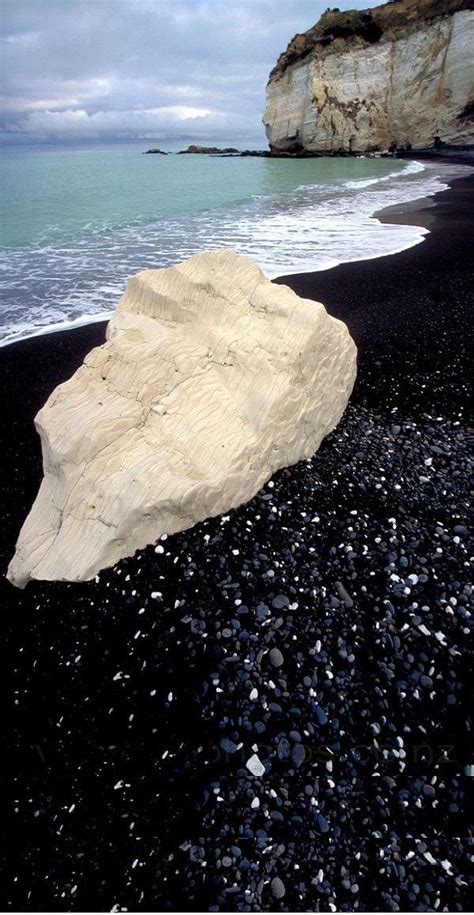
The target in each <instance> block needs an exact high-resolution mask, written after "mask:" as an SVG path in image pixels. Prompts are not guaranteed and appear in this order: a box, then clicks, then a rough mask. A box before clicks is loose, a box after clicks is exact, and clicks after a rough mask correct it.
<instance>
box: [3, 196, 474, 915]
mask: <svg viewBox="0 0 474 915" xmlns="http://www.w3.org/2000/svg"><path fill="white" fill-rule="evenodd" d="M472 194H473V185H472V182H470V181H468V180H463V181H457V182H454V183H453V186H452V188H451V189H450V190H449V191H447V192H446V193H444V194H440V195H438V196H437V197H436V198H435V200H434V205H433V203H432V202H431V203H430V205H429V206H427V210H426V213H424V212H423V209H422V210H421V211H418V212H416V211H413V208H410V212H409V214H407V216H406V219H407V221H408V219H410V220H414V219H420V221H423V219H424V218H425V217H426V218H427V219H428V220H429V226H430V230H431V234H430V235H429V236H428V237H427V238H426V240H425V241H424V242H423V243H422V244H421V245H418V246H416V247H415V248H412V249H410V250H408V251H405V252H403V253H401V254H398V255H395V256H391V257H385V258H381V259H377V260H371V261H366V262H362V263H356V264H347V265H341V266H339V267H337V268H335V269H333V270H330V271H326V272H324V273H315V274H307V275H300V276H294V277H290V278H285V280H284V281H285V282H287V283H288V284H289V285H291V286H292V287H293V288H294V289H295V290H296V291H297V292H298V293H300V294H303V295H306V296H308V297H312V298H316V299H321V300H322V301H324V302H325V304H326V305H327V307H328V310H329V311H330V312H331V313H332V314H334V315H336V316H337V317H340V318H342V319H343V320H345V321H346V322H347V324H348V325H349V328H350V330H351V332H352V334H353V336H354V338H355V340H356V342H357V344H358V347H359V377H358V381H357V384H356V388H355V391H354V395H353V397H352V400H351V405H350V407H349V409H348V410H347V413H346V415H345V417H344V419H343V421H342V422H341V424H340V426H339V427H338V429H337V430H336V431H335V432H334V433H333V434H332V435H331V436H330V437H329V438H328V440H327V441H326V443H325V444H324V445H323V447H322V449H321V450H320V452H319V453H318V455H317V456H316V457H315V458H314V459H313V460H312V461H310V462H306V463H304V464H300V465H298V466H297V467H295V468H293V469H291V470H287V471H283V472H281V473H279V474H278V475H277V476H276V477H275V479H274V485H273V486H271V485H269V486H267V487H265V490H264V491H263V492H262V493H261V494H260V495H259V496H257V497H256V498H255V499H254V500H252V502H251V503H249V504H248V505H246V506H242V507H241V508H240V509H239V510H238V511H233V512H231V513H230V516H229V520H225V519H215V520H211V521H208V522H206V523H205V524H202V525H198V526H197V527H196V528H194V529H193V530H192V531H189V532H186V533H184V534H181V535H177V536H173V537H170V538H168V539H167V540H164V541H163V542H162V544H161V546H162V547H163V552H160V553H156V552H155V550H154V549H153V547H150V548H148V549H147V550H144V551H142V552H141V553H139V554H137V556H136V557H134V558H133V559H130V560H125V561H123V562H122V563H121V564H120V565H119V566H118V567H115V568H114V569H113V570H109V571H106V572H104V573H102V575H101V576H100V580H99V582H98V583H96V582H92V583H90V584H85V585H80V586H77V585H75V586H72V585H61V584H41V583H36V584H30V585H29V586H28V588H27V589H26V590H25V591H24V592H19V591H16V590H15V589H13V588H12V587H10V586H9V585H8V584H7V583H4V584H3V589H2V603H3V609H4V638H3V640H2V641H3V644H4V648H5V656H4V662H3V668H4V669H5V668H6V675H7V679H6V684H7V687H6V689H5V693H6V702H5V704H4V716H5V719H6V722H5V723H6V728H5V729H4V730H5V746H4V750H3V753H2V767H3V788H4V790H5V792H6V795H7V800H8V804H9V826H8V843H7V849H8V867H7V872H6V878H5V879H4V880H3V881H2V885H3V895H4V907H5V908H7V907H11V908H15V909H20V910H38V909H39V910H59V911H64V910H73V909H77V910H87V909H99V910H105V911H109V910H111V909H112V907H113V906H119V907H123V908H128V909H129V910H130V909H137V908H138V909H140V908H141V909H143V910H163V909H165V910H180V909H185V910H189V909H208V908H209V909H211V910H213V911H216V910H227V911H228V910H235V909H237V910H240V911H266V910H273V909H275V910H283V911H284V910H285V909H287V910H296V911H327V910H331V909H334V908H337V909H341V910H343V911H357V910H359V911H364V910H375V911H386V910H389V911H398V910H405V911H406V910H409V911H435V910H437V911H445V910H448V909H449V910H457V911H461V910H467V909H468V908H469V905H468V901H467V900H468V896H467V880H468V878H467V876H466V874H467V847H468V841H469V836H470V832H469V825H468V824H469V820H468V803H469V792H470V789H471V786H472V778H470V777H469V775H468V774H467V772H468V770H466V766H468V764H469V763H471V762H472V749H471V748H470V743H469V741H470V737H471V726H472V722H471V718H470V709H469V704H468V685H469V681H468V676H469V664H468V655H467V646H468V638H469V626H470V623H471V616H470V610H469V601H470V599H471V589H470V585H469V579H468V575H469V567H468V564H467V563H468V557H469V553H468V552H467V510H468V496H469V492H468V488H467V481H468V469H469V446H468V434H469V429H468V426H467V418H466V417H467V410H468V380H469V373H470V369H471V365H470V360H471V350H470V347H469V335H470V330H471V312H470V309H471V305H472V272H473V271H472ZM391 218H392V219H393V218H397V217H396V216H394V214H391ZM103 333H104V326H103V325H97V324H96V325H90V326H88V327H85V328H81V329H76V330H74V331H71V332H67V333H58V334H53V335H50V336H44V337H39V338H35V339H32V340H28V341H24V342H21V343H18V344H14V345H12V346H10V347H7V348H4V349H3V350H1V351H0V374H1V378H2V384H3V391H4V402H3V419H4V423H3V441H2V458H3V472H2V476H1V481H0V483H1V487H2V497H3V500H4V526H3V537H2V541H1V556H2V570H3V569H5V568H6V564H7V561H8V559H9V558H10V555H11V553H12V551H13V548H14V543H15V539H16V536H17V534H18V530H19V527H20V526H21V523H22V521H23V520H24V517H25V514H26V512H27V510H28V509H29V507H30V504H31V502H32V500H33V498H34V495H35V492H36V489H37V486H38V484H39V480H40V476H41V462H40V451H39V442H38V440H37V436H36V433H35V432H34V428H33V424H32V419H33V416H34V414H35V413H36V411H37V410H38V409H39V407H40V406H41V405H42V404H43V402H44V400H45V399H46V397H47V395H48V394H49V393H50V391H51V390H52V389H53V388H54V387H55V385H56V384H58V383H59V382H61V381H63V380H65V379H66V378H67V377H69V375H70V374H71V373H72V371H73V370H74V369H75V368H76V367H77V366H78V365H79V364H80V362H81V361H82V359H83V357H84V355H85V353H86V352H87V351H88V350H89V349H90V348H91V346H92V345H95V344H98V343H100V342H102V339H103ZM235 551H238V552H235ZM272 573H273V574H272ZM152 594H153V595H154V596H153V597H152V596H151V595H152ZM178 602H179V603H178ZM253 690H257V692H258V696H257V697H254V698H252V699H250V694H251V693H252V691H253ZM252 695H253V696H255V694H254V693H252ZM253 746H256V747H257V753H258V756H259V759H260V760H261V761H262V762H263V764H264V766H265V775H264V776H263V777H255V776H254V775H252V774H251V773H250V772H249V770H248V768H247V767H246V762H247V760H248V759H249V758H250V757H251V756H252V754H253V752H254V750H253V749H252V748H253ZM252 802H253V806H252Z"/></svg>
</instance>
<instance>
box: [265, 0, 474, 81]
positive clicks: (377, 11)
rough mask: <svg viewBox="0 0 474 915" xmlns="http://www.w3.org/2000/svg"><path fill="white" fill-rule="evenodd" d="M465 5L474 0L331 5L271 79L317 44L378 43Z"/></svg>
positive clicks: (473, 5) (297, 41)
mask: <svg viewBox="0 0 474 915" xmlns="http://www.w3.org/2000/svg"><path fill="white" fill-rule="evenodd" d="M465 9H474V0H391V2H389V3H385V4H384V5H383V6H376V7H374V8H373V9H371V10H347V11H344V12H341V11H340V10H338V9H333V10H330V9H328V10H327V11H326V12H325V13H323V15H322V16H321V18H320V20H319V22H317V23H316V25H314V26H313V27H312V28H311V29H308V31H307V32H303V33H302V34H299V35H295V37H294V38H292V40H291V41H290V43H289V45H288V47H287V49H286V51H284V52H283V54H280V57H279V58H278V61H277V64H276V66H275V67H274V68H273V70H272V71H271V73H270V79H273V78H278V77H279V76H281V75H282V74H283V73H284V72H285V70H286V69H287V68H288V67H291V66H292V64H295V63H298V62H299V61H301V60H303V59H304V58H305V57H307V55H308V54H310V53H311V51H313V50H314V49H315V48H316V47H318V46H319V47H320V48H325V47H327V46H328V45H330V44H332V43H333V42H335V41H337V39H342V40H345V39H347V38H359V39H362V40H363V41H366V42H367V43H369V44H375V43H376V42H377V41H380V39H381V38H382V35H383V34H384V32H387V31H392V32H394V31H398V30H405V29H406V28H408V27H410V26H411V25H412V24H414V23H417V22H420V21H421V22H429V21H430V20H432V19H436V18H437V17H439V16H450V15H452V14H453V13H456V12H458V11H459V10H465Z"/></svg>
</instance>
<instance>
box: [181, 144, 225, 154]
mask: <svg viewBox="0 0 474 915" xmlns="http://www.w3.org/2000/svg"><path fill="white" fill-rule="evenodd" d="M238 152H239V150H238V149H234V147H233V146H226V147H224V149H221V148H220V147H219V146H195V144H191V146H188V148H187V149H180V151H179V154H178V155H180V156H187V155H193V156H231V155H235V154H236V153H237V154H238Z"/></svg>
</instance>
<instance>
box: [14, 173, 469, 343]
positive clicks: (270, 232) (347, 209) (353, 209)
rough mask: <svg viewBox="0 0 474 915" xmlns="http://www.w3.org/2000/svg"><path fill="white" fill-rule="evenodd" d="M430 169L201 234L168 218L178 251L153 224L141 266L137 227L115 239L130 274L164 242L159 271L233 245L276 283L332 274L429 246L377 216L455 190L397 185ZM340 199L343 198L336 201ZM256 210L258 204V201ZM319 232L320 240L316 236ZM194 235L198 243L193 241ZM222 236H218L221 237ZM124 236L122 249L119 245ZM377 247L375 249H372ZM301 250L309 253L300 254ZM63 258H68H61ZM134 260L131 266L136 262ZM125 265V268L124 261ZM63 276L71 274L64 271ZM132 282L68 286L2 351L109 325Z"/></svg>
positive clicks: (299, 198) (219, 217) (17, 325)
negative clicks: (90, 306) (85, 305)
mask: <svg viewBox="0 0 474 915" xmlns="http://www.w3.org/2000/svg"><path fill="white" fill-rule="evenodd" d="M451 170H452V168H451ZM451 170H450V171H451ZM426 171H427V167H426V166H425V165H424V164H422V163H421V162H417V161H414V162H409V163H407V165H406V167H405V168H404V169H402V170H401V171H398V172H391V173H390V174H389V175H385V176H382V177H381V178H375V179H360V180H361V181H363V182H364V184H365V181H366V180H370V182H371V185H370V186H369V185H367V184H365V187H364V188H362V187H361V188H359V189H357V188H355V187H354V188H350V189H349V191H357V193H356V194H352V196H351V197H350V199H348V198H347V197H344V194H341V193H340V189H338V188H334V187H333V188H326V187H325V186H323V185H302V186H300V187H299V188H297V189H296V191H291V192H287V193H286V194H283V195H279V196H277V197H275V198H271V197H266V198H261V202H262V207H264V208H266V209H267V210H269V211H270V212H266V213H263V214H260V213H259V211H258V209H257V211H256V212H255V211H252V213H250V214H249V213H248V205H247V206H246V207H241V208H237V209H229V210H228V211H227V212H226V213H224V214H223V212H222V210H221V211H220V212H219V213H217V214H215V213H214V212H213V211H208V213H207V214H201V215H200V216H199V217H196V218H198V219H199V222H198V223H197V227H198V229H199V231H198V232H197V233H196V235H195V236H192V233H189V232H188V231H186V229H185V228H184V227H183V225H182V224H181V223H180V222H179V220H178V221H176V220H175V221H169V222H168V223H167V227H168V228H169V227H171V228H172V230H173V232H172V233H171V236H170V237H171V239H172V242H171V243H170V244H172V247H171V248H169V250H166V248H165V247H164V246H163V240H162V238H161V239H159V240H158V241H157V240H156V229H157V227H155V226H153V225H151V226H147V227H145V229H144V230H143V232H142V234H141V235H140V236H138V239H139V242H140V243H141V245H142V247H141V249H139V252H140V255H141V260H140V261H139V263H138V266H137V265H136V263H133V258H134V255H133V253H130V251H129V250H128V248H127V245H128V246H129V248H130V249H131V250H132V252H133V245H134V244H135V246H136V247H137V236H136V235H135V234H133V230H127V231H126V232H123V233H120V238H119V239H118V237H115V236H114V237H113V238H112V239H111V240H110V241H111V249H113V250H115V251H118V252H120V253H121V254H122V252H125V253H123V259H125V260H126V259H127V257H128V262H127V261H126V266H127V270H128V268H129V267H130V268H131V269H130V272H129V274H128V275H131V274H132V273H133V272H136V270H137V269H140V268H143V267H149V266H157V263H156V255H155V254H154V253H150V250H151V252H155V250H156V248H157V246H158V244H159V243H160V241H161V244H162V248H161V252H160V254H161V255H162V256H161V257H160V259H159V265H160V266H169V265H170V264H172V263H176V262H177V261H179V260H182V259H184V258H185V257H189V256H190V255H191V254H193V253H196V251H197V250H202V248H203V247H208V248H211V249H212V248H215V247H226V246H228V247H234V248H235V249H236V250H238V251H240V253H242V254H247V255H248V256H250V257H252V258H253V259H254V260H256V261H257V262H258V263H259V264H260V266H261V268H262V269H263V270H264V272H265V273H266V274H267V275H268V276H269V277H270V278H272V279H274V278H275V277H277V276H285V275H286V276H287V275H289V274H297V273H308V272H315V271H318V270H325V269H330V268H332V267H334V266H337V265H338V264H340V263H349V262H357V261H360V260H372V259H375V258H377V257H382V256H388V255H392V254H396V253H399V252H401V251H404V250H407V249H408V248H410V247H413V246H414V245H416V244H418V243H420V242H421V241H423V239H424V238H425V236H426V235H427V234H428V232H429V230H428V229H426V228H424V227H422V226H413V225H403V224H395V223H382V222H381V221H380V220H379V219H377V217H375V216H374V215H373V214H374V213H376V212H377V211H380V210H382V209H385V208H386V207H389V206H393V205H397V204H403V203H408V202H410V203H412V202H413V201H416V200H418V199H422V198H423V197H427V196H433V195H434V194H437V193H439V192H441V191H443V190H446V189H447V188H448V185H447V184H445V183H444V182H442V181H441V179H440V176H439V174H437V173H436V174H435V173H433V170H431V177H429V176H428V177H427V178H420V181H417V180H416V178H414V180H413V181H412V182H406V183H404V184H401V185H400V184H398V182H397V180H396V179H397V178H401V179H404V178H407V177H409V176H410V175H413V176H414V175H415V173H420V174H421V173H423V172H426ZM464 171H465V170H464ZM390 180H392V182H393V185H390V184H387V182H388V181H390ZM349 183H351V182H349ZM355 183H357V182H352V184H355ZM382 183H384V185H383V186H384V190H383V191H382V189H381V190H380V192H379V193H377V191H375V196H374V185H379V184H382ZM344 184H345V185H346V187H347V184H348V182H344ZM365 188H368V190H365ZM324 193H326V197H327V199H326V200H325V199H324V198H323V200H322V201H321V199H320V198H319V197H318V195H321V194H323V195H324ZM334 194H336V195H338V196H336V198H334ZM255 206H256V207H258V203H256V204H255ZM242 210H243V215H240V218H239V212H240V211H242ZM334 214H335V215H334ZM206 220H207V221H206ZM322 224H324V232H322V231H321V229H322ZM162 228H163V227H162ZM318 230H319V233H320V234H319V236H318V234H317V233H318ZM351 230H352V235H351ZM212 233H214V235H213V234H212ZM219 233H220V234H219ZM165 234H166V233H165ZM191 236H192V239H191V240H190V237H191ZM215 236H217V237H216V238H215ZM209 238H211V239H213V241H211V243H209ZM214 238H215V240H214ZM395 238H396V242H395ZM117 239H118V240H119V241H120V242H121V244H119V243H118V240H117ZM389 239H390V243H389ZM392 239H393V241H392ZM201 240H202V241H204V244H202V243H201ZM194 242H196V243H198V244H197V247H193V243H194ZM97 244H98V243H97ZM318 244H319V247H318ZM371 245H372V252H371V251H370V246H371ZM334 246H336V247H339V248H341V247H342V248H343V249H344V250H343V251H342V250H340V251H339V253H338V256H334V252H333V248H334ZM49 247H50V246H48V248H49ZM325 248H327V249H328V250H327V252H325V250H324V249H325ZM351 248H352V251H351ZM148 249H150V250H148ZM50 250H51V256H58V251H57V250H55V249H53V248H51V249H50ZM354 251H355V252H356V253H354ZM127 252H128V253H127ZM67 253H69V252H67ZM302 253H303V256H301V254H302ZM99 254H100V252H99ZM95 256H96V251H95V249H90V248H89V246H88V245H87V244H86V243H85V244H84V245H82V246H80V247H79V246H78V247H77V250H76V251H75V255H74V262H75V265H77V263H78V262H79V263H81V264H82V263H83V261H84V257H85V258H86V261H87V259H89V261H92V268H94V266H95V263H94V258H95ZM64 257H65V252H64V249H63V248H61V249H59V270H58V273H59V274H61V266H62V262H63V261H64ZM61 258H62V259H63V261H61ZM81 258H82V261H81ZM150 259H151V262H150ZM130 261H131V262H132V263H129V262H130ZM48 263H49V262H48ZM120 263H122V256H121V261H120ZM109 266H110V265H109ZM62 275H63V276H64V273H63V274H62ZM33 277H34V274H33ZM125 281H126V275H125V276H124V277H121V276H120V274H119V275H117V278H116V282H114V283H109V285H108V286H107V282H106V281H104V280H101V281H100V282H99V283H98V284H95V285H94V289H93V292H92V291H91V289H90V288H89V289H86V291H85V292H81V291H79V293H78V292H77V289H76V288H75V286H74V284H72V285H71V287H70V288H69V290H66V289H65V290H64V293H62V295H61V305H60V306H58V304H57V303H56V305H55V304H54V299H53V300H52V304H50V303H48V309H49V314H48V311H46V309H45V311H46V313H43V314H41V313H40V314H39V315H38V318H39V320H41V317H42V318H43V322H44V321H45V319H46V323H39V324H36V326H35V325H34V324H27V323H26V322H24V321H21V322H16V321H15V322H14V324H13V325H10V327H9V328H8V327H7V328H6V330H7V333H6V334H5V336H4V338H3V339H2V340H0V346H7V345H11V344H13V343H15V342H17V341H19V340H24V339H29V338H30V337H36V336H42V335H44V334H48V333H53V332H61V331H66V330H70V329H73V328H75V327H80V326H84V325H87V324H92V323H97V322H100V321H107V320H108V319H109V318H110V316H111V314H112V311H113V309H111V307H110V298H111V296H112V294H113V295H114V299H115V296H116V297H117V299H118V297H119V295H120V290H121V289H122V288H123V283H124V282H125ZM98 289H102V292H103V290H104V289H105V290H106V292H108V294H109V302H108V303H107V304H108V306H109V307H107V308H104V309H102V308H101V307H100V306H99V307H98V310H97V311H95V310H94V311H92V312H91V311H89V310H87V311H85V313H82V314H79V315H77V314H76V315H75V316H73V317H70V318H65V319H64V320H62V319H60V320H58V321H54V320H53V321H51V320H50V319H51V317H53V315H54V312H55V311H56V314H58V311H60V307H62V308H63V307H64V304H65V303H67V304H68V306H69V307H71V308H74V307H75V308H77V307H78V304H79V307H80V299H81V298H87V299H88V300H89V303H92V301H93V300H94V298H97V290H98ZM104 305H105V303H104ZM31 317H33V315H31ZM38 318H37V320H38Z"/></svg>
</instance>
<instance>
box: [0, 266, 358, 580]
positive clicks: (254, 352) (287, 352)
mask: <svg viewBox="0 0 474 915" xmlns="http://www.w3.org/2000/svg"><path fill="white" fill-rule="evenodd" d="M355 375H356V348H355V345H354V343H353V341H352V339H351V337H350V335H349V332H348V330H347V328H346V326H345V324H343V323H342V322H341V321H337V320H336V319H334V318H331V317H330V316H329V315H328V314H327V312H326V310H325V308H324V306H323V305H321V304H319V303H318V302H313V301H310V300H308V299H301V298H299V297H298V296H297V295H296V294H295V293H294V292H292V291H291V289H289V288H288V287H286V286H280V285H275V284H273V283H271V282H270V281H269V280H268V279H266V277H265V276H264V275H263V273H262V272H261V270H260V269H259V268H258V267H257V266H256V265H255V264H254V263H252V261H250V260H248V259H247V258H245V257H241V256H239V255H237V254H234V253H233V252H232V251H228V250H227V251H213V252H206V253H203V254H198V255H196V256H195V257H192V258H190V259H189V260H187V261H185V262H184V263H181V264H178V265H177V266H175V267H171V268H169V269H166V270H145V271H143V272H142V273H138V274H137V275H136V276H134V277H132V279H131V280H130V281H129V283H128V285H127V288H126V291H125V294H124V295H123V297H122V299H121V300H120V302H119V304H118V306H117V310H116V312H115V314H114V315H113V317H112V320H111V321H110V323H109V325H108V329H107V342H106V343H105V344H104V345H103V346H100V347H97V348H96V349H93V350H92V351H91V352H90V353H89V355H88V356H87V357H86V359H85V360H84V363H83V365H82V366H81V367H80V368H79V369H78V371H77V372H76V373H75V374H74V375H73V377H72V378H71V379H70V380H69V381H67V382H66V383H65V384H62V385H60V386H59V387H58V388H56V390H55V391H53V393H52V394H51V396H50V398H49V400H48V401H47V402H46V404H45V406H44V407H43V409H42V410H40V412H39V413H38V415H37V417H36V428H37V430H38V432H39V434H40V436H41V442H42V448H43V468H44V479H43V482H42V484H41V487H40V490H39V493H38V496H37V499H36V501H35V503H34V505H33V508H32V509H31V512H30V514H29V516H28V518H27V520H26V522H25V524H24V526H23V528H22V531H21V533H20V537H19V540H18V544H17V549H16V553H15V556H14V558H13V559H12V561H11V563H10V567H9V571H8V577H9V579H10V581H11V582H13V584H15V585H17V586H19V587H23V586H24V585H25V584H26V583H27V582H28V580H29V579H31V578H37V579H47V580H66V581H83V580H87V579H90V578H92V577H93V576H94V575H96V573H97V572H99V571H100V569H103V568H105V567H107V566H111V565H113V563H115V562H117V561H118V560H119V559H121V558H123V557H125V556H130V555H132V554H133V553H134V552H135V551H136V550H137V549H140V548H142V547H145V546H146V545H147V544H150V543H153V542H154V541H156V540H157V539H158V538H159V537H160V535H161V534H163V533H168V534H170V533H173V532H175V531H182V530H184V529H185V528H188V527H191V526H192V525H193V524H195V523H196V522H197V521H202V520H204V519H205V518H207V517H210V516H212V515H218V514H220V513H221V512H224V511H228V510H229V509H230V508H233V507H235V506H237V505H240V504H241V503H242V502H246V501H247V500H248V499H250V498H251V497H252V496H254V495H255V493H257V492H258V490H259V489H260V488H261V486H262V485H263V484H264V483H265V482H266V481H267V480H268V479H269V477H271V475H272V474H273V473H274V472H275V471H276V470H278V469H279V468H281V467H285V466H287V465H290V464H294V463H295V462H296V461H300V460H301V459H303V458H309V457H311V455H313V454H314V452H315V451H317V449H318V448H319V445H320V444H321V441H322V439H323V438H324V436H325V435H327V434H328V432H330V431H331V429H334V427H335V426H336V425H337V423H338V422H339V420H340V418H341V416H342V413H343V411H344V408H345V406H346V404H347V401H348V398H349V395H350V393H351V390H352V386H353V384H354V379H355Z"/></svg>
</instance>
